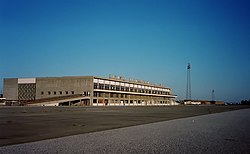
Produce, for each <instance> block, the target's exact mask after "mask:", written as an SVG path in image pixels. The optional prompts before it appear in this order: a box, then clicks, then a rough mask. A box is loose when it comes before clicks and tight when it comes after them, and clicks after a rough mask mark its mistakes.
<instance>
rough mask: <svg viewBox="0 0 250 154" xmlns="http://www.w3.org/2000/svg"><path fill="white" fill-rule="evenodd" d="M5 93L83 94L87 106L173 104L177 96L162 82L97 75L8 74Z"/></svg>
mask: <svg viewBox="0 0 250 154" xmlns="http://www.w3.org/2000/svg"><path fill="white" fill-rule="evenodd" d="M3 94H4V97H5V98H6V99H7V100H16V101H34V102H35V101H36V100H43V99H50V98H51V99H52V98H56V97H57V98H60V97H61V98H63V97H65V96H74V95H81V96H82V97H83V98H81V101H83V102H84V105H87V106H138V105H142V106H145V105H173V104H174V103H175V98H176V97H177V96H176V95H173V94H172V93H171V89H170V88H167V87H164V86H162V85H155V84H150V83H146V82H142V81H138V80H133V81H131V80H125V79H123V78H103V77H96V76H79V77H77V76H76V77H43V78H6V79H4V93H3ZM60 103H63V102H62V101H61V100H60V102H58V104H57V105H60ZM81 103H82V102H80V104H81Z"/></svg>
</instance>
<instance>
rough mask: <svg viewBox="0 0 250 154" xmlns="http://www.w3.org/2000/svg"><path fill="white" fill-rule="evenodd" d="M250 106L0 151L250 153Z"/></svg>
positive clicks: (17, 146) (12, 146)
mask: <svg viewBox="0 0 250 154" xmlns="http://www.w3.org/2000/svg"><path fill="white" fill-rule="evenodd" d="M249 130H250V109H242V110H236V111H230V112H223V113H217V114H209V115H203V116H196V117H189V118H183V119H177V120H170V121H165V122H158V123H151V124H145V125H139V126H132V127H126V128H120V129H113V130H107V131H100V132H95V133H87V134H82V135H74V136H69V137H62V138H57V139H49V140H44V141H38V142H32V143H25V144H18V145H10V146H3V147H0V153H1V154H6V153H250V131H249Z"/></svg>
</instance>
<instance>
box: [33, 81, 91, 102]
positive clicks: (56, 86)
mask: <svg viewBox="0 0 250 154" xmlns="http://www.w3.org/2000/svg"><path fill="white" fill-rule="evenodd" d="M92 90H93V77H88V76H86V77H49V78H37V79H36V99H41V98H49V97H60V96H66V95H72V94H82V93H83V92H84V91H89V92H90V93H91V91H92ZM72 92H73V93H72ZM49 93H50V94H49Z"/></svg>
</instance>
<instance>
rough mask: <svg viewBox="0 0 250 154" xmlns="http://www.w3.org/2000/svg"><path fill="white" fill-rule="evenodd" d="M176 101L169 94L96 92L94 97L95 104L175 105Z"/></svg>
mask: <svg viewBox="0 0 250 154" xmlns="http://www.w3.org/2000/svg"><path fill="white" fill-rule="evenodd" d="M174 103H175V101H174V99H173V98H169V97H167V96H145V95H138V94H122V93H105V92H95V93H94V97H93V106H145V105H160V106H161V105H174Z"/></svg>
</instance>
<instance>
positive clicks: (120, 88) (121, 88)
mask: <svg viewBox="0 0 250 154" xmlns="http://www.w3.org/2000/svg"><path fill="white" fill-rule="evenodd" d="M94 89H104V90H116V91H127V92H138V93H148V94H161V95H169V94H170V93H169V92H165V91H158V90H148V89H139V88H133V87H124V86H117V85H116V86H115V85H106V84H105V85H104V84H98V83H94Z"/></svg>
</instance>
